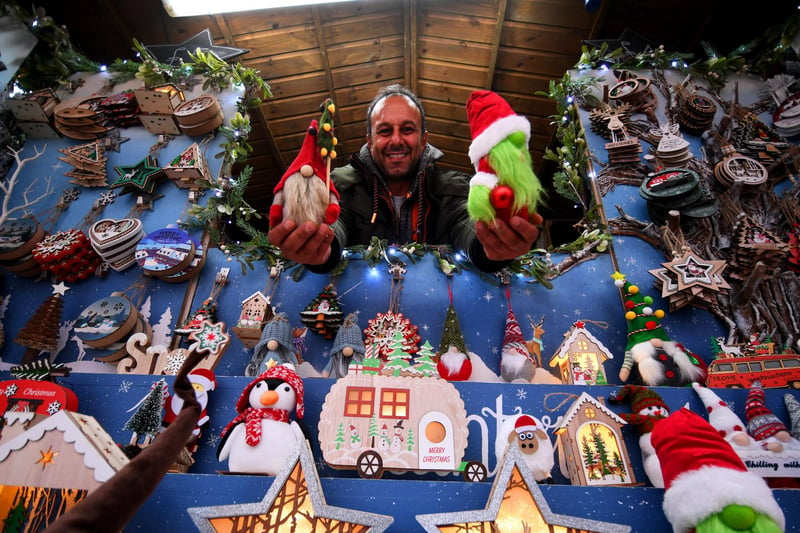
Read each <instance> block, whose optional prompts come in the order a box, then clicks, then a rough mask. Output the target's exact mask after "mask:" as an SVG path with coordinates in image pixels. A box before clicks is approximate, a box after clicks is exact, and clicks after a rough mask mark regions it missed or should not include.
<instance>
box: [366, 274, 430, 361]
mask: <svg viewBox="0 0 800 533" xmlns="http://www.w3.org/2000/svg"><path fill="white" fill-rule="evenodd" d="M405 273H406V268H405V266H404V265H402V264H400V263H392V264H391V265H390V267H389V274H391V276H392V284H391V288H390V293H389V309H388V311H386V312H385V313H378V314H377V315H375V318H372V319H370V320H369V321H368V325H367V327H366V328H365V329H364V344H365V345H366V346H370V345H373V346H374V347H375V349H376V350H377V352H378V354H379V355H380V357H382V358H383V359H385V358H386V356H387V355H388V353H389V350H390V348H389V346H390V343H391V341H392V338H393V337H394V336H395V333H398V332H399V333H400V335H401V337H402V339H403V346H404V348H405V349H406V351H408V352H409V353H412V354H413V353H416V352H417V350H418V344H419V341H420V337H419V334H418V328H417V326H415V325H414V324H412V323H411V321H410V320H409V319H408V318H407V317H405V316H403V313H400V312H399V311H398V308H399V306H400V292H401V290H402V284H403V277H404V275H405Z"/></svg>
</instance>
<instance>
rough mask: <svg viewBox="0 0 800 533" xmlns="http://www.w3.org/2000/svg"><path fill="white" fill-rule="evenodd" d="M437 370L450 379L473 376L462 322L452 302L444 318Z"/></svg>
mask: <svg viewBox="0 0 800 533" xmlns="http://www.w3.org/2000/svg"><path fill="white" fill-rule="evenodd" d="M436 370H438V371H439V375H440V376H442V378H444V379H446V380H448V381H466V380H468V379H469V378H470V376H472V361H470V359H469V351H468V350H467V344H466V343H465V342H464V334H463V333H462V332H461V322H460V321H459V320H458V314H457V313H456V309H455V307H453V304H452V303H451V304H450V305H449V306H448V308H447V315H446V317H445V319H444V328H443V329H442V339H441V341H440V342H439V360H438V361H437V363H436Z"/></svg>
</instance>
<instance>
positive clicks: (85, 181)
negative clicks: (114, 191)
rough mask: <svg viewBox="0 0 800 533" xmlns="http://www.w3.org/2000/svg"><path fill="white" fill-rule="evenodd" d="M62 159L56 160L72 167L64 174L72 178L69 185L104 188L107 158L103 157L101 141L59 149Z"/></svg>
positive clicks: (105, 184)
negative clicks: (62, 155)
mask: <svg viewBox="0 0 800 533" xmlns="http://www.w3.org/2000/svg"><path fill="white" fill-rule="evenodd" d="M58 151H59V152H61V153H62V154H64V157H59V158H58V159H59V160H61V161H64V162H65V163H67V164H69V165H72V166H73V168H72V169H71V170H69V171H67V172H65V173H64V175H65V176H68V177H70V178H72V179H71V180H70V183H74V184H75V185H80V186H82V187H106V186H107V185H108V183H107V182H106V172H107V171H106V165H107V163H108V158H107V157H106V155H105V145H104V143H103V141H102V140H100V139H95V140H93V141H92V142H89V143H86V144H79V145H77V146H71V147H68V148H59V149H58Z"/></svg>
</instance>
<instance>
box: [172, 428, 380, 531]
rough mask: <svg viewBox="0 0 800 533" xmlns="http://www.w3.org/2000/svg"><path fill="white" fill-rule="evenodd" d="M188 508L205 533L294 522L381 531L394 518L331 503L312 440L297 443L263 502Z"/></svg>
mask: <svg viewBox="0 0 800 533" xmlns="http://www.w3.org/2000/svg"><path fill="white" fill-rule="evenodd" d="M187 512H188V513H189V516H191V517H192V520H193V521H194V523H195V525H196V526H197V528H198V529H199V530H200V531H201V532H203V533H221V532H223V531H224V532H226V533H244V532H246V531H261V532H263V533H278V532H280V531H288V529H287V528H289V527H290V525H291V524H293V525H294V526H295V527H296V529H292V530H293V531H295V530H296V531H313V532H318V533H323V532H333V531H354V532H355V531H358V532H364V533H368V532H369V533H380V532H382V531H385V530H386V528H388V527H389V526H390V525H391V524H392V522H394V519H393V518H392V517H391V516H387V515H379V514H374V513H368V512H364V511H358V510H356V509H347V508H344V507H332V506H329V505H327V504H326V503H325V495H324V494H323V493H322V485H320V482H319V477H318V475H317V469H316V466H315V464H314V458H313V456H312V454H311V448H310V446H309V444H308V441H306V440H299V441H298V442H297V444H296V446H295V448H294V451H293V452H292V455H291V456H290V457H289V459H288V460H287V461H286V465H285V466H284V467H283V469H282V470H281V471H280V472H279V473H278V475H277V476H275V480H274V481H273V482H272V485H271V486H270V488H269V490H268V491H267V494H266V495H265V496H264V499H263V500H261V501H260V502H258V503H244V504H234V505H220V506H215V507H192V508H189V509H187Z"/></svg>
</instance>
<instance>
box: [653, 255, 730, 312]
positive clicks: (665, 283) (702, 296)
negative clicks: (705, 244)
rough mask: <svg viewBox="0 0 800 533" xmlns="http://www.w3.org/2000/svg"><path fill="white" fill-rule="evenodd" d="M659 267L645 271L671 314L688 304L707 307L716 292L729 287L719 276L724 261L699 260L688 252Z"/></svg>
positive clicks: (724, 266)
mask: <svg viewBox="0 0 800 533" xmlns="http://www.w3.org/2000/svg"><path fill="white" fill-rule="evenodd" d="M661 266H662V268H656V269H652V270H649V271H648V272H650V274H652V275H653V276H655V278H656V286H657V287H659V288H660V289H661V296H662V298H668V299H669V302H670V310H671V311H675V310H677V309H680V308H682V307H685V306H686V305H689V304H692V305H696V306H698V307H708V306H709V305H711V304H713V303H714V301H715V300H716V295H717V294H718V293H720V292H723V291H727V290H729V289H730V288H731V286H730V285H729V284H728V282H727V281H726V280H725V278H724V277H723V276H722V271H723V270H725V268H726V267H727V263H726V262H725V261H722V260H710V259H703V258H701V257H700V256H698V255H697V254H695V253H694V252H692V251H691V250H684V251H683V252H681V253H678V254H676V255H675V257H674V259H673V260H672V261H669V262H666V263H661Z"/></svg>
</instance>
